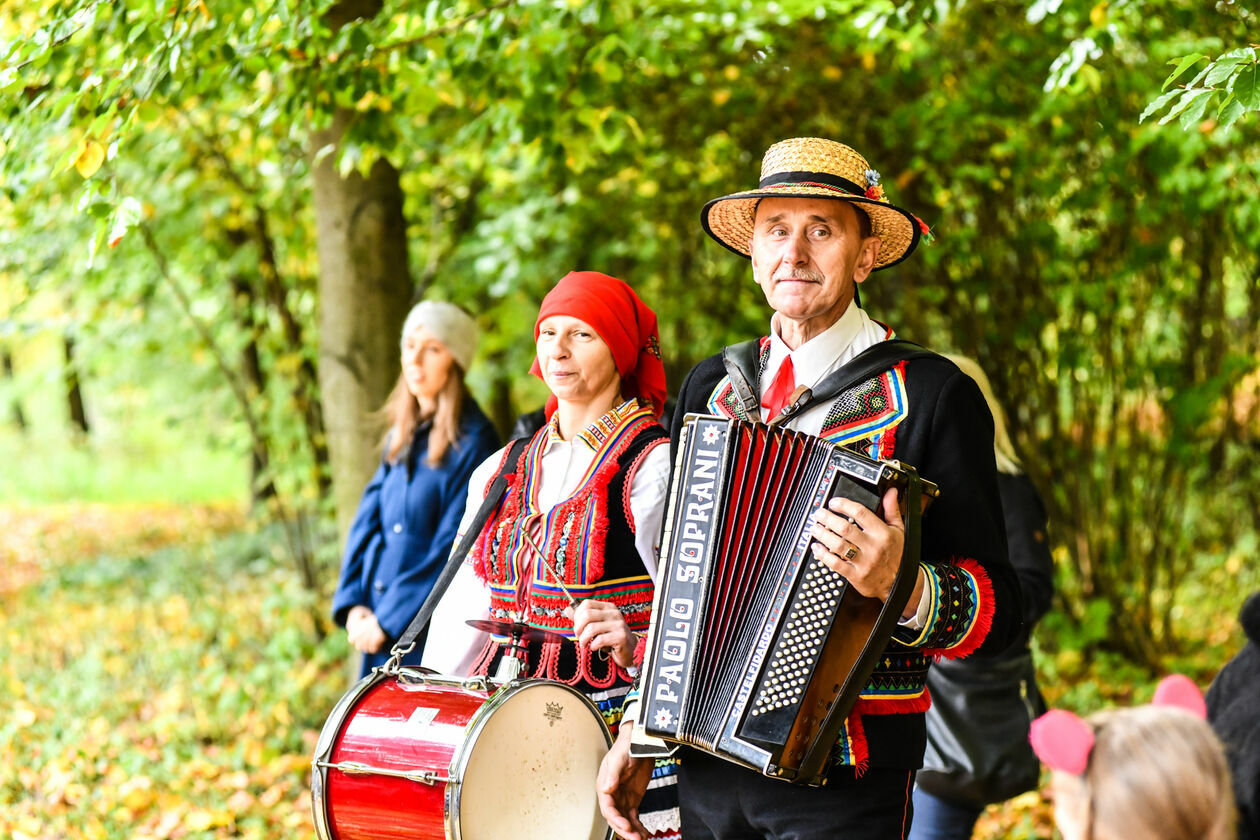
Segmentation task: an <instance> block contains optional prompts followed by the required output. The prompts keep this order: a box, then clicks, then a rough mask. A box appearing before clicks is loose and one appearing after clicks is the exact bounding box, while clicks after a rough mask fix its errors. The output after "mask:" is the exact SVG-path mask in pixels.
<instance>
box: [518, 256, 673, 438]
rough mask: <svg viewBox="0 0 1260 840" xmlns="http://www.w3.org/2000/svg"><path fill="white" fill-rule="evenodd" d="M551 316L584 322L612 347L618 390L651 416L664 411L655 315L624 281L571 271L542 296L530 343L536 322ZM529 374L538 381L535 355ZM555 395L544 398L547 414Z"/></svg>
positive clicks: (548, 414) (540, 372)
mask: <svg viewBox="0 0 1260 840" xmlns="http://www.w3.org/2000/svg"><path fill="white" fill-rule="evenodd" d="M552 315H567V316H569V317H570V318H577V319H578V320H580V321H585V322H586V323H588V324H590V325H591V327H592V328H593V329H594V330H595V332H597V333H598V334H599V337H600V338H602V339H603V340H604V343H605V344H607V345H608V349H610V350H611V351H612V356H613V362H614V363H615V364H616V365H617V373H619V374H620V375H621V390H622V392H623V393H628V394H633V395H634V396H636V397H638V398H639V401H640V402H642V403H644V404H649V403H650V404H651V406H652V412H653V414H654V415H655V416H656V417H660V416H661V412H662V411H664V410H665V366H664V365H663V364H661V340H660V336H659V335H658V334H657V332H656V313H655V312H653V311H652V310H651V309H650V308H648V306H647V304H645V303H644V302H643V301H641V300H639V296H638V295H636V294H635V293H634V289H632V288H630V286H629V285H627V284H626V283H625V282H623V281H621V280H618V279H617V278H616V277H609V276H608V275H607V274H600V273H599V272H597V271H570V272H569V273H568V274H566V275H564V277H562V278H560V282H559V283H557V284H556V285H555V288H553V289H552V290H551V291H550V292H548V293H547V296H546V297H544V298H543V302H542V306H541V307H539V309H538V320H536V321H535V322H534V341H535V342H537V341H538V332H539V325H540V324H542V322H543V319H544V318H549V317H551V316H552ZM529 372H530V373H532V374H534V376H537V377H538V378H539V379H542V368H540V367H539V366H538V359H537V357H535V358H534V364H533V367H531V368H530V369H529ZM555 403H556V398H555V397H554V396H553V397H552V398H551V399H549V400H547V416H548V417H550V416H551V415H552V413H553V412H554V411H555Z"/></svg>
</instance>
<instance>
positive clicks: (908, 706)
mask: <svg viewBox="0 0 1260 840" xmlns="http://www.w3.org/2000/svg"><path fill="white" fill-rule="evenodd" d="M931 705H932V698H931V697H930V696H929V695H928V692H927V688H926V687H925V688H924V689H923V693H922V694H920V695H919V696H917V697H889V698H871V697H859V698H858V701H857V702H856V703H854V704H853V712H852V713H851V714H858V715H909V714H914V713H916V712H926V711H927V710H928V707H929V706H931Z"/></svg>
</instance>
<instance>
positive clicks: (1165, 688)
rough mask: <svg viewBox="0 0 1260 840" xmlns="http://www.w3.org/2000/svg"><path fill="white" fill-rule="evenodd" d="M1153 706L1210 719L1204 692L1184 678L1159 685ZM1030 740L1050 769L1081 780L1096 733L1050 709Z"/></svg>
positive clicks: (1070, 715)
mask: <svg viewBox="0 0 1260 840" xmlns="http://www.w3.org/2000/svg"><path fill="white" fill-rule="evenodd" d="M1151 705H1152V706H1173V707H1175V708H1179V709H1184V710H1185V711H1187V712H1189V713H1190V714H1192V715H1195V716H1196V717H1198V718H1201V719H1204V720H1206V719H1207V704H1206V703H1204V702H1203V692H1201V691H1199V687H1198V686H1197V685H1195V684H1194V681H1193V680H1191V679H1190V678H1189V677H1185V676H1182V675H1181V674H1172V675H1170V676H1167V677H1164V679H1163V680H1161V681H1160V683H1159V687H1158V688H1156V689H1155V697H1154V698H1153V699H1152V700H1151ZM1028 740H1029V741H1031V742H1032V747H1033V752H1035V753H1036V754H1037V757H1038V758H1039V759H1041V761H1042V763H1044V764H1045V765H1046V766H1047V767H1049V768H1051V769H1052V770H1062V771H1064V772H1065V773H1071V774H1072V775H1074V776H1080V775H1083V774H1084V773H1085V768H1086V767H1088V766H1089V752H1090V750H1092V749H1093V748H1094V730H1093V727H1091V726H1090V725H1089V724H1088V723H1086V722H1085V721H1084V720H1082V719H1081V718H1079V717H1077V716H1076V715H1074V714H1073V713H1071V712H1068V711H1065V710H1063V709H1051V710H1050V711H1048V712H1046V713H1045V714H1044V715H1042V716H1041V717H1039V718H1037V719H1036V720H1034V721H1033V722H1032V728H1031V729H1029V731H1028Z"/></svg>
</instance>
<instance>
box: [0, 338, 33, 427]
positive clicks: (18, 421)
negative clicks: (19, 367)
mask: <svg viewBox="0 0 1260 840" xmlns="http://www.w3.org/2000/svg"><path fill="white" fill-rule="evenodd" d="M0 374H3V376H4V378H5V379H7V380H9V381H10V382H12V381H14V380H15V379H16V378H17V377H15V376H14V374H13V354H12V353H10V352H9V349H8V348H7V347H6V348H5V349H3V350H0ZM9 417H10V418H12V420H13V425H15V426H17V427H18V431H19V432H25V431H26V429H27V424H26V412H24V411H23V410H22V400H21V398H20V397H18V396H17V394H14V395H13V401H12V402H11V403H9Z"/></svg>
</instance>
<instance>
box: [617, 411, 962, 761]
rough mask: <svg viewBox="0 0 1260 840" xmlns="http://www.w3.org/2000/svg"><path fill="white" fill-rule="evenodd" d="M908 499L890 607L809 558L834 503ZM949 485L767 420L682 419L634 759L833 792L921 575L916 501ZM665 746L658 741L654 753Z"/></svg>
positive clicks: (873, 505)
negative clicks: (667, 754) (686, 763)
mask: <svg viewBox="0 0 1260 840" xmlns="http://www.w3.org/2000/svg"><path fill="white" fill-rule="evenodd" d="M889 487H896V488H898V490H899V491H900V501H901V509H902V516H903V522H904V524H905V526H906V539H905V548H904V551H903V555H902V560H901V566H900V569H899V572H898V574H897V579H896V583H895V584H894V586H893V590H892V594H891V596H890V597H889V599H888V601H887V602H886V603H881V602H880V601H879V600H877V599H874V598H866V597H864V596H862V595H861V594H860V593H858V592H857V590H855V589H852V588H851V587H850V586H849V585H848V584H847V583H846V581H845V580H844V578H843V577H842V576H841V575H840V574H838V573H837V572H834V571H832V570H831V569H830V568H828V567H827V566H825V565H823V564H822V563H820V562H819V561H818V560H817V559H815V558H814V556H813V552H811V551H810V550H809V545H810V542H811V538H810V536H809V526H810V522H811V519H810V517H811V514H812V513H813V512H814V511H816V510H817V509H818V508H820V507H822V506H823V505H825V504H826V503H827V501H828V500H829V499H831V498H833V497H835V496H844V497H847V498H849V499H853V500H854V501H857V502H860V503H861V504H863V505H865V506H866V507H867V508H869V509H870V510H872V511H876V512H878V511H879V509H880V507H881V500H882V497H883V495H884V493H885V491H886V490H887V489H888V488H889ZM937 494H939V490H938V489H937V488H936V486H935V485H933V484H931V483H930V482H927V481H924V480H923V479H921V478H919V476H918V475H917V473H916V472H915V471H914V469H913V468H912V467H908V466H906V465H904V464H901V463H899V462H897V461H876V460H873V459H871V458H867V457H865V456H863V455H861V454H858V453H855V452H852V451H850V450H847V449H844V448H842V447H840V446H838V445H836V444H832V443H828V442H827V441H825V440H823V439H821V438H818V437H815V436H813V435H809V434H804V433H802V432H794V431H789V430H787V429H783V428H771V427H768V426H766V425H763V424H761V423H749V422H744V421H737V420H726V419H721V418H717V417H708V416H702V415H694V414H692V415H688V416H687V417H686V418H685V419H684V422H683V429H682V434H681V436H680V439H679V447H678V453H677V457H676V461H675V464H674V473H673V480H672V486H671V488H670V498H669V507H668V509H667V511H666V514H665V531H664V534H663V538H662V545H661V560H662V571H661V574H660V584H659V585H658V587H657V590H656V595H655V601H654V604H653V618H652V626H651V630H650V631H649V635H648V639H647V648H646V653H645V656H644V663H643V669H642V681H641V684H640V685H641V694H642V707H641V712H640V715H639V726H640V727H641V728H642V729H641V731H640V732H639V733H638V735H640V736H641V735H644V734H646V735H647V736H649V738H648V739H643V738H641V737H640V738H638V739H637V743H636V746H634V747H632V751H633V752H634V753H635V754H639V755H645V754H652V753H653V750H652V748H651V747H650V746H645V745H647V744H650V743H651V740H650V739H652V738H655V739H660V740H663V741H665V742H666V743H667V744H671V743H672V744H687V745H690V746H694V747H697V748H700V749H702V750H704V751H706V752H709V753H712V754H714V755H717V756H719V757H721V758H725V759H727V760H729V761H733V762H735V763H737V764H742V765H744V766H747V767H751V768H753V769H755V770H758V771H760V772H761V773H763V774H764V775H767V776H771V777H775V778H781V779H785V780H788V781H792V782H796V783H798V784H810V785H818V784H822V783H823V782H824V781H825V775H826V771H827V766H828V759H829V756H830V753H831V748H832V745H833V744H834V743H835V741H836V738H837V736H838V734H839V732H840V729H841V727H842V725H843V723H844V720H845V717H846V716H847V715H848V713H849V712H850V710H851V709H852V707H853V704H854V703H855V702H856V701H857V698H858V695H859V693H860V692H861V690H862V689H863V687H864V686H865V685H866V682H867V680H868V679H869V678H870V675H871V671H872V670H873V669H874V667H875V663H876V661H877V660H878V659H879V657H880V656H881V655H882V653H883V651H884V647H885V646H886V645H887V644H888V641H889V639H890V638H891V636H892V633H893V630H894V629H895V628H896V625H897V621H898V619H899V618H900V615H901V611H902V610H903V609H904V607H905V604H906V602H907V601H908V599H909V596H910V592H911V591H912V590H913V588H914V583H915V578H916V576H917V572H918V560H919V558H918V554H919V522H920V514H921V511H922V506H921V505H922V504H925V503H926V501H930V499H931V498H933V497H934V496H935V495H937ZM656 743H657V744H659V741H657V742H656Z"/></svg>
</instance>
